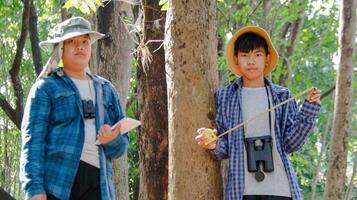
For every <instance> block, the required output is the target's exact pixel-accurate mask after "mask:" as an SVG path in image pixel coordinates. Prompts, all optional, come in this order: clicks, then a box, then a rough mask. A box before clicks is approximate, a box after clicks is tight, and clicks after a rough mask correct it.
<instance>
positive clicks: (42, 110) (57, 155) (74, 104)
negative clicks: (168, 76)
mask: <svg viewBox="0 0 357 200" xmlns="http://www.w3.org/2000/svg"><path fill="white" fill-rule="evenodd" d="M93 84H94V88H95V91H96V94H97V92H98V87H99V84H101V86H102V92H103V93H102V94H103V101H102V102H103V104H104V123H105V124H108V125H113V124H114V123H116V122H117V121H119V120H120V119H122V118H123V117H124V115H123V113H122V110H121V107H120V103H119V97H118V94H117V92H116V91H115V89H114V87H113V85H112V84H110V82H108V81H107V80H105V79H103V78H100V77H98V76H93ZM95 110H96V119H95V120H96V130H97V132H98V130H99V127H100V120H99V117H97V116H99V114H98V101H96V105H95ZM21 132H22V151H21V160H20V181H21V183H22V187H23V190H24V192H25V199H28V198H30V197H32V196H34V195H36V194H46V193H50V194H52V195H54V196H55V197H57V198H58V199H61V200H67V199H69V196H70V193H71V188H72V184H73V181H74V178H75V176H76V172H77V168H78V165H79V161H80V156H81V152H82V148H83V144H84V118H83V108H82V103H81V97H80V94H79V91H78V89H77V88H76V86H75V85H74V83H73V82H72V80H70V78H69V77H68V76H66V75H65V74H64V73H63V71H62V70H61V69H59V70H57V71H56V72H55V73H53V74H52V75H51V76H49V77H46V78H42V79H40V80H38V81H37V82H36V83H35V84H34V85H33V87H32V88H31V91H30V93H29V96H28V98H27V103H26V107H25V112H24V117H23V120H22V128H21ZM127 145H128V136H127V134H125V133H123V134H121V135H120V136H119V137H117V138H116V139H114V140H113V141H111V142H109V143H108V144H105V145H100V146H99V148H98V149H99V160H100V188H101V195H102V199H103V200H104V199H105V200H114V199H115V189H114V184H113V178H112V169H111V160H112V159H113V158H118V157H120V156H121V155H122V154H123V153H124V152H125V149H126V147H127ZM104 155H105V156H104Z"/></svg>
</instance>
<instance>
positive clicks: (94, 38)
mask: <svg viewBox="0 0 357 200" xmlns="http://www.w3.org/2000/svg"><path fill="white" fill-rule="evenodd" d="M80 35H89V37H90V40H91V44H93V43H94V42H96V41H97V40H99V39H101V38H102V37H104V36H105V35H104V34H102V33H99V32H97V31H84V32H83V31H81V32H70V33H68V34H65V35H64V36H62V37H57V38H53V39H51V40H46V41H43V42H40V47H41V48H44V49H45V48H52V47H53V46H54V45H55V44H58V43H60V42H63V41H65V40H68V39H70V38H73V37H77V36H80Z"/></svg>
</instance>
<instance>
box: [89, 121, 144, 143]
mask: <svg viewBox="0 0 357 200" xmlns="http://www.w3.org/2000/svg"><path fill="white" fill-rule="evenodd" d="M119 124H120V125H121V127H120V134H123V133H126V132H129V131H131V130H133V129H134V128H137V127H138V126H140V125H141V122H140V121H139V120H136V119H132V118H129V117H124V118H123V119H121V120H120V121H118V122H117V123H115V124H114V125H113V126H112V130H113V129H114V128H115V127H116V126H118V125H119ZM95 144H96V145H100V142H99V140H96V141H95Z"/></svg>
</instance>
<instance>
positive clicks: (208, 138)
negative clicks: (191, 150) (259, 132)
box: [196, 88, 311, 145]
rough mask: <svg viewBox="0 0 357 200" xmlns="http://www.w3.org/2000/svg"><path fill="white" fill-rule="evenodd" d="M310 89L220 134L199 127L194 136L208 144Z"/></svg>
mask: <svg viewBox="0 0 357 200" xmlns="http://www.w3.org/2000/svg"><path fill="white" fill-rule="evenodd" d="M310 90H311V89H310V88H309V89H306V90H305V91H302V92H300V93H298V94H297V95H295V96H293V97H290V98H288V99H286V100H285V101H283V102H281V103H278V104H276V105H275V106H273V107H271V108H270V109H268V110H264V111H262V112H260V113H257V114H256V115H254V116H253V117H251V118H249V119H247V120H245V121H244V122H242V123H240V124H238V125H236V126H234V127H233V128H231V129H229V130H227V131H226V132H224V133H222V134H220V135H219V136H217V131H215V130H213V129H210V128H200V129H198V130H197V132H198V133H199V135H198V136H197V137H196V139H197V138H200V139H201V140H202V142H204V144H205V145H208V144H210V143H211V142H214V141H216V140H218V138H220V137H223V136H225V135H227V134H229V133H231V132H232V131H234V130H236V129H238V128H240V127H242V126H244V125H246V124H247V123H249V122H251V121H253V120H255V119H256V118H258V117H259V116H260V115H263V114H265V113H268V112H270V111H272V110H274V109H275V108H278V107H280V106H282V105H284V104H286V103H288V102H290V101H292V100H294V99H296V98H298V97H299V96H301V95H303V94H305V93H307V92H308V91H310Z"/></svg>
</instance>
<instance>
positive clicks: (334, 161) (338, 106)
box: [324, 0, 356, 200]
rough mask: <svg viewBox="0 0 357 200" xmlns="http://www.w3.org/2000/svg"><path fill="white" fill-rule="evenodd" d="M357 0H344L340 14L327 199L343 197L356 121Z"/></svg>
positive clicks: (334, 199) (326, 188)
mask: <svg viewBox="0 0 357 200" xmlns="http://www.w3.org/2000/svg"><path fill="white" fill-rule="evenodd" d="M355 34H356V1H355V0H343V1H342V5H341V13H340V33H339V44H340V48H339V69H338V73H337V80H336V96H335V112H334V128H333V137H332V139H331V148H330V160H329V166H328V173H327V183H326V187H325V191H326V193H325V198H324V199H326V200H337V199H342V197H343V188H344V186H345V174H346V165H347V153H348V142H347V141H348V132H349V131H350V127H351V120H352V109H351V108H352V97H353V67H354V56H355V50H354V48H355Z"/></svg>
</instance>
